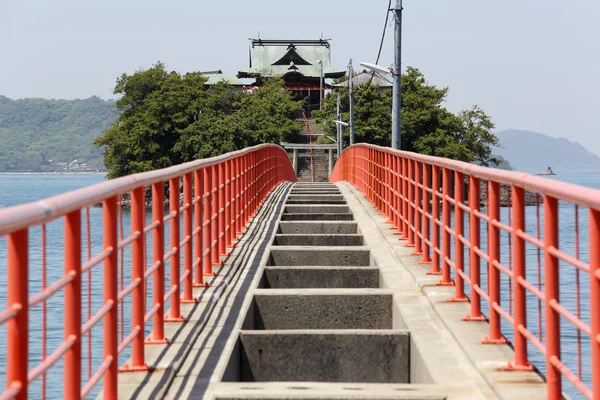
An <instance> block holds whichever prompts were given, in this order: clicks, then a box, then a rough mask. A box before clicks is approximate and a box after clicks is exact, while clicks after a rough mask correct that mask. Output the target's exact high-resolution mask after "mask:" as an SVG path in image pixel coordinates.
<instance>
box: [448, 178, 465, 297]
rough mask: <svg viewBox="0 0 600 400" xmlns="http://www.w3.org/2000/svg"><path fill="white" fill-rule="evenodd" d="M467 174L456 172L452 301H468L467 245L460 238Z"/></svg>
mask: <svg viewBox="0 0 600 400" xmlns="http://www.w3.org/2000/svg"><path fill="white" fill-rule="evenodd" d="M464 182H465V176H464V174H463V173H462V172H458V171H455V172H454V268H455V272H454V279H455V282H454V297H452V298H450V299H448V301H449V302H452V303H459V302H460V303H466V302H467V301H469V299H468V298H467V297H466V296H465V280H464V279H463V277H462V276H461V272H464V270H465V245H464V244H463V242H462V241H461V240H460V238H461V237H463V238H464V236H465V216H464V212H463V209H462V208H460V205H462V204H463V203H464Z"/></svg>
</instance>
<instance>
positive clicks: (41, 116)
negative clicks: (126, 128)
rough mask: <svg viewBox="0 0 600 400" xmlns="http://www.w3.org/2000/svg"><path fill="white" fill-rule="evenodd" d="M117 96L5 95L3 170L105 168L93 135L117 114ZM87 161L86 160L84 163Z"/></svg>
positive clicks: (0, 101)
mask: <svg viewBox="0 0 600 400" xmlns="http://www.w3.org/2000/svg"><path fill="white" fill-rule="evenodd" d="M117 117H118V111H117V108H116V106H115V102H114V101H105V100H102V99H100V98H99V97H91V98H89V99H85V100H79V99H77V100H46V99H19V100H11V99H9V98H7V97H5V96H1V95H0V172H18V171H19V172H20V171H32V172H33V171H36V172H40V171H64V170H65V168H69V167H71V168H75V164H72V165H71V166H69V163H71V162H72V161H73V160H79V162H78V163H77V165H78V167H77V170H84V169H96V168H104V164H103V162H102V150H101V149H98V148H97V147H95V146H94V145H93V141H94V139H96V138H97V137H98V136H100V135H102V133H103V132H104V131H105V130H106V129H107V128H108V127H110V126H111V124H112V123H113V122H114V121H115V120H116V119H117ZM82 164H84V165H83V166H82Z"/></svg>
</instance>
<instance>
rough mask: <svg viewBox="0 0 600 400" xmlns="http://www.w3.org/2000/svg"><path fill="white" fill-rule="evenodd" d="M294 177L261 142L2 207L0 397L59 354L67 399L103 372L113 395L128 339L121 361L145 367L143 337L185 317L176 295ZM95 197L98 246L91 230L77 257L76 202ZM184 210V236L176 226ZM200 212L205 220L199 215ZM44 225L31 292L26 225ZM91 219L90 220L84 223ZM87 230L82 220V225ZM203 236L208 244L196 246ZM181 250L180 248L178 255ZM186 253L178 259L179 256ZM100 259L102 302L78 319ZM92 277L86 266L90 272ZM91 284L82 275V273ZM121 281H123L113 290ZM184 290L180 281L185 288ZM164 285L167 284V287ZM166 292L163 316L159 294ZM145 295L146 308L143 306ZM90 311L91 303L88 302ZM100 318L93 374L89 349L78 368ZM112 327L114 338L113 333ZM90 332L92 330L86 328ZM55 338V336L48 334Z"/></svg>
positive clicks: (9, 395) (88, 202)
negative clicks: (50, 318) (59, 242)
mask: <svg viewBox="0 0 600 400" xmlns="http://www.w3.org/2000/svg"><path fill="white" fill-rule="evenodd" d="M180 179H181V180H182V182H183V206H181V207H180V205H179V202H180V200H179V193H180V192H179V185H180ZM283 181H296V176H295V173H294V171H293V167H292V165H291V163H290V160H289V157H288V156H287V154H286V152H285V150H283V149H282V148H280V147H279V146H275V145H260V146H255V147H252V148H247V149H244V150H240V151H236V152H232V153H228V154H225V155H222V156H219V157H213V158H209V159H205V160H198V161H193V162H189V163H186V164H182V165H177V166H173V167H170V168H166V169H162V170H156V171H151V172H145V173H140V174H134V175H129V176H126V177H123V178H118V179H114V180H110V181H107V182H103V183H100V184H97V185H94V186H90V187H87V188H84V189H80V190H76V191H73V192H69V193H64V194H61V195H58V196H55V197H52V198H48V199H44V200H41V201H38V202H35V203H29V204H24V205H19V206H15V207H10V208H6V209H0V236H6V237H7V275H8V279H7V280H8V293H7V297H8V306H7V308H6V309H5V310H2V309H0V325H4V324H6V325H7V333H8V336H7V349H6V350H7V363H6V364H7V370H6V387H7V388H6V390H5V391H4V392H3V393H0V398H2V399H13V398H16V399H26V398H27V396H28V385H30V384H31V383H32V382H33V381H35V380H36V379H38V378H39V377H40V376H41V377H42V382H43V383H42V397H44V396H45V375H46V373H47V371H48V370H49V369H50V368H52V366H53V365H54V364H55V363H56V362H57V361H58V360H60V359H62V360H63V362H64V368H65V369H64V382H63V385H64V387H63V390H64V397H65V398H82V397H85V396H86V395H88V394H89V393H90V391H91V390H92V389H93V388H94V386H95V385H96V384H97V383H99V382H100V380H103V382H104V388H103V394H104V398H106V399H115V398H116V397H117V372H118V365H117V362H118V357H119V353H121V352H122V351H123V350H124V349H125V348H126V347H128V346H129V345H131V350H132V352H131V364H130V365H125V366H123V367H122V368H121V370H128V371H131V370H147V369H148V367H147V365H146V363H145V360H144V348H145V346H148V345H152V344H156V343H161V344H164V343H168V338H167V337H165V332H164V323H165V321H182V320H183V317H182V315H181V312H180V303H182V302H184V303H185V302H195V301H197V300H196V299H195V298H194V297H193V294H192V287H193V286H205V285H207V283H206V282H205V280H204V277H206V276H212V275H214V274H213V272H212V265H213V264H215V263H217V264H220V260H219V256H222V255H225V254H226V249H227V247H231V246H232V244H233V242H234V241H236V240H237V235H238V234H240V233H241V231H242V228H243V227H245V226H246V225H247V224H248V223H249V219H250V218H251V216H252V215H253V214H254V213H255V212H256V211H257V210H258V207H259V206H260V205H261V203H262V201H263V200H264V199H265V197H266V196H267V195H268V194H269V193H270V192H271V191H272V190H273V189H274V188H275V187H276V186H277V185H278V184H279V183H281V182H283ZM165 182H168V184H169V188H170V193H169V197H170V213H169V215H167V216H166V217H165V215H164V184H165ZM146 189H149V190H151V193H152V195H151V196H152V222H151V223H150V224H148V225H146ZM126 193H130V196H131V235H130V236H129V237H127V238H123V237H122V236H123V235H122V234H121V240H119V233H118V232H119V231H121V232H122V227H123V223H122V216H123V215H122V213H119V209H120V207H119V199H120V198H121V195H122V194H126ZM97 204H102V215H103V250H102V252H101V253H100V254H97V255H96V256H94V257H92V254H91V251H90V247H89V240H90V238H89V233H88V235H87V239H88V260H86V261H85V262H83V260H82V257H81V254H82V242H83V241H85V236H83V235H82V229H81V228H82V226H81V225H82V221H81V220H82V213H81V212H82V210H89V208H90V207H93V206H95V205H97ZM180 216H181V218H182V219H183V240H181V232H180V227H179V221H180ZM203 216H204V221H203V220H202V219H203ZM57 219H63V220H64V270H65V271H64V276H63V277H62V278H60V279H59V280H58V281H57V282H55V283H53V284H51V285H49V286H47V287H46V282H45V276H46V271H45V268H46V265H45V251H46V248H45V226H46V224H47V223H49V222H51V221H54V220H57ZM167 222H168V223H169V224H170V232H171V236H170V249H171V250H170V251H169V252H167V253H166V254H165V251H164V241H165V237H164V235H165V224H166V223H167ZM40 225H41V226H42V228H43V236H42V240H43V242H42V243H43V247H42V259H43V260H44V262H43V272H42V276H43V277H44V278H43V279H44V281H43V287H42V289H43V290H42V292H39V293H33V294H32V293H29V287H28V283H29V281H30V280H31V278H32V274H34V272H33V271H31V270H30V268H29V260H28V257H29V251H30V248H29V232H30V229H31V228H32V227H35V226H40ZM87 226H88V228H89V219H88V224H87ZM88 232H89V229H88ZM146 234H152V259H153V261H152V265H150V266H149V265H147V262H146V255H145V251H146V244H145V241H146ZM203 243H204V244H205V245H204V246H203ZM126 246H129V248H130V250H131V283H130V284H129V285H128V286H126V287H124V282H123V275H122V272H123V270H122V269H121V277H119V265H120V264H121V268H122V267H123V265H122V258H121V255H122V253H121V252H122V251H123V248H124V247H126ZM181 254H183V257H181ZM181 259H182V260H183V268H181V265H180V260H181ZM167 263H169V264H170V282H168V284H167V285H166V284H165V268H166V264H167ZM100 264H102V265H103V268H104V272H103V274H104V282H103V288H104V293H103V299H101V300H100V299H95V304H97V303H98V302H99V301H101V302H102V305H101V307H100V310H99V311H98V312H97V313H96V314H95V315H91V312H88V318H87V320H86V321H82V315H83V312H82V306H83V305H82V302H83V299H84V297H86V298H87V299H88V302H89V301H91V298H92V295H93V293H92V292H91V289H90V287H91V286H89V285H88V293H87V294H86V295H85V296H84V295H83V293H82V292H83V290H82V274H84V273H86V272H89V271H91V269H93V268H95V267H96V266H98V265H100ZM88 276H89V275H88ZM150 276H151V277H152V280H153V287H152V296H151V298H150V296H149V297H147V295H146V278H149V277H150ZM88 283H89V282H88ZM119 286H120V287H121V289H119ZM60 289H64V307H65V309H64V315H65V323H64V331H63V332H62V335H61V337H60V340H62V343H61V344H60V345H59V346H58V348H57V349H56V350H55V351H54V352H53V353H52V354H50V355H49V356H48V357H46V354H45V349H46V340H47V338H46V332H45V320H46V312H45V304H46V301H47V299H49V298H50V297H52V296H53V295H54V294H55V293H56V292H57V291H59V290H60ZM182 289H183V290H182ZM165 291H166V292H165ZM129 296H130V298H131V306H130V307H131V322H132V326H131V330H130V333H129V334H128V335H127V336H126V337H124V335H123V331H124V329H123V326H122V325H121V326H119V321H121V324H122V321H123V312H124V311H123V310H124V308H123V301H125V300H126V299H127V298H129ZM167 301H170V310H169V313H168V314H167V315H166V316H165V313H164V307H165V302H167ZM37 303H42V304H44V309H43V321H44V322H43V327H44V329H43V333H42V340H43V343H42V348H43V356H42V357H43V360H42V362H41V363H40V364H39V365H36V366H34V368H33V369H29V366H28V359H29V357H30V352H29V349H28V346H29V342H30V340H31V332H30V328H29V325H30V321H29V308H30V307H32V306H34V305H35V304H37ZM146 303H148V308H149V311H147V310H146ZM88 310H90V308H89V303H88ZM100 321H102V322H103V325H104V337H103V342H104V354H103V359H102V363H101V365H100V367H99V368H98V369H97V370H96V371H95V372H94V373H93V374H92V371H91V354H88V365H89V366H88V369H89V371H88V374H87V379H86V377H85V376H84V375H85V374H84V373H83V371H82V354H81V353H82V351H81V350H82V342H83V338H84V337H85V336H86V335H89V334H90V333H91V329H92V328H93V327H94V326H95V325H96V324H98V323H99V322H100ZM150 321H152V333H151V335H150V337H148V338H147V339H146V338H145V337H144V327H145V326H146V324H147V323H149V322H150ZM119 329H121V338H120V339H119ZM87 337H88V340H91V339H90V338H91V337H90V336H87ZM55 339H56V338H55Z"/></svg>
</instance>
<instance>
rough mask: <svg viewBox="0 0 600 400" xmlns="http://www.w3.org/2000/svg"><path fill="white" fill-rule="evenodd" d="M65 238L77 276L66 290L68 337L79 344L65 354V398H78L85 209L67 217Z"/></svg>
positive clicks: (67, 264) (68, 266)
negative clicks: (82, 241) (83, 212)
mask: <svg viewBox="0 0 600 400" xmlns="http://www.w3.org/2000/svg"><path fill="white" fill-rule="evenodd" d="M64 235H65V241H64V268H65V276H68V275H74V276H73V280H72V281H71V282H70V283H69V284H67V285H66V286H65V288H64V296H65V299H64V304H65V314H64V316H65V320H64V326H65V328H64V329H65V331H64V336H65V341H68V340H74V341H75V342H74V343H73V345H72V346H71V348H69V350H67V351H66V352H65V355H64V398H65V399H74V398H79V395H80V392H81V210H75V211H71V212H70V213H69V214H67V215H66V216H65V221H64ZM88 295H91V293H90V294H88Z"/></svg>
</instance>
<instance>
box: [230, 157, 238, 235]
mask: <svg viewBox="0 0 600 400" xmlns="http://www.w3.org/2000/svg"><path fill="white" fill-rule="evenodd" d="M233 177H234V179H235V180H234V184H233V195H232V197H233V204H234V207H233V217H232V224H233V229H232V230H231V240H232V241H236V242H237V241H238V235H239V233H240V157H237V158H236V159H234V160H233Z"/></svg>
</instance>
